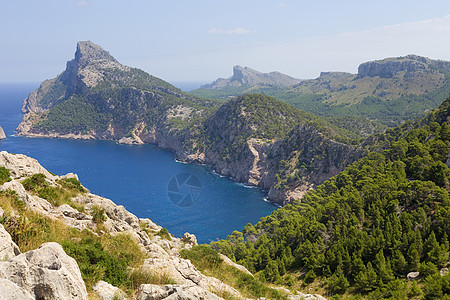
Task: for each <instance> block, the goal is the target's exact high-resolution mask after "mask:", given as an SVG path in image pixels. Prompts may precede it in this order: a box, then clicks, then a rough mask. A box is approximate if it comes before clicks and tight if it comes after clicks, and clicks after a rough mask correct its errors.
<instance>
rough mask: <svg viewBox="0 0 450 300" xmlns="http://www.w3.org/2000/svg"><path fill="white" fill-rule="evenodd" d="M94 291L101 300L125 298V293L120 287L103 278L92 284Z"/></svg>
mask: <svg viewBox="0 0 450 300" xmlns="http://www.w3.org/2000/svg"><path fill="white" fill-rule="evenodd" d="M94 291H95V293H96V294H97V296H99V297H100V299H102V300H113V299H126V295H125V293H124V292H123V291H122V290H121V289H119V288H118V287H115V286H113V285H112V284H109V283H107V282H106V281H103V280H100V281H99V282H97V283H96V284H95V285H94ZM114 297H116V298H114Z"/></svg>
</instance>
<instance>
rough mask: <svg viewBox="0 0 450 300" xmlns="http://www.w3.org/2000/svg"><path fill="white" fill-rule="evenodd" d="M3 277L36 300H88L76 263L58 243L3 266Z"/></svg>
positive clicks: (1, 268)
mask: <svg viewBox="0 0 450 300" xmlns="http://www.w3.org/2000/svg"><path fill="white" fill-rule="evenodd" d="M0 277H1V278H3V279H7V280H9V281H11V282H12V283H14V284H16V285H17V286H18V287H20V288H22V289H24V290H26V291H27V292H28V293H29V294H31V295H32V296H33V297H34V298H36V299H83V300H84V299H86V300H87V299H88V295H87V291H86V286H85V285H84V282H83V279H82V277H81V272H80V269H79V268H78V265H77V263H76V261H75V260H74V259H73V258H72V257H70V256H68V255H67V254H66V253H65V252H64V250H63V248H62V247H61V245H59V244H57V243H45V244H42V245H41V246H40V247H39V248H38V249H36V250H31V251H28V252H26V253H22V254H20V255H18V256H16V257H13V258H11V259H10V260H8V261H4V262H0Z"/></svg>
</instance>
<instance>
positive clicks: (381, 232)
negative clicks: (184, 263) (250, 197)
mask: <svg viewBox="0 0 450 300" xmlns="http://www.w3.org/2000/svg"><path fill="white" fill-rule="evenodd" d="M449 105H450V99H447V100H446V101H445V102H444V103H443V104H442V105H441V107H440V108H439V109H438V110H436V111H434V112H432V113H431V114H429V115H428V116H427V117H426V118H425V119H423V120H422V121H421V122H408V123H406V124H404V125H402V126H400V127H397V128H395V129H390V130H388V131H387V132H386V133H385V134H382V135H381V134H380V135H378V136H376V137H374V138H373V140H372V144H371V148H372V149H376V150H377V152H375V151H374V152H370V153H369V154H368V155H367V156H366V157H364V158H362V159H360V160H359V161H357V162H355V163H353V164H351V165H349V166H348V167H347V168H346V169H345V171H343V172H341V173H340V174H339V175H337V176H335V177H332V178H331V179H329V180H327V181H325V182H324V183H323V184H322V185H320V186H318V187H317V189H316V190H315V191H310V192H309V193H307V194H306V195H305V196H304V197H303V198H302V199H301V201H294V202H293V203H292V204H290V205H287V206H285V207H283V208H281V209H278V210H277V211H275V212H273V213H272V214H271V215H270V216H267V217H265V218H262V219H261V221H260V222H259V223H257V224H256V225H255V226H253V225H251V224H248V225H247V226H246V227H245V228H244V230H243V232H242V233H241V232H237V231H235V232H234V233H233V234H232V235H231V236H229V237H228V238H227V240H223V241H218V242H215V243H213V247H214V248H216V249H218V250H219V251H220V252H222V253H225V254H227V255H229V256H230V257H232V258H234V259H235V261H237V262H239V263H241V264H243V265H245V266H246V267H247V268H249V270H251V271H252V272H258V274H259V276H260V277H262V278H264V279H265V280H267V281H268V282H273V283H277V284H286V285H288V286H291V287H296V288H299V287H305V286H310V287H314V288H315V289H316V290H317V291H319V292H321V293H323V294H328V295H334V294H336V295H341V294H344V295H360V296H364V297H367V298H368V299H382V298H390V299H407V298H417V299H421V298H425V299H448V298H449V294H450V275H448V274H447V275H445V276H441V275H440V273H439V271H440V270H441V271H442V273H443V274H445V269H442V268H444V267H445V266H448V264H449V252H448V251H449V235H450V222H449V220H450V199H449V193H448V191H449V187H450V186H449V179H450V169H449V168H448V167H447V165H446V163H447V159H448V153H449V151H448V144H449V142H450V126H449V125H448V124H447V122H446V121H447V119H448V118H449V109H448V108H449ZM415 271H417V272H420V275H419V277H418V281H414V282H409V281H407V280H406V275H407V274H408V273H409V272H415ZM337 298H339V297H337ZM356 299H358V297H356Z"/></svg>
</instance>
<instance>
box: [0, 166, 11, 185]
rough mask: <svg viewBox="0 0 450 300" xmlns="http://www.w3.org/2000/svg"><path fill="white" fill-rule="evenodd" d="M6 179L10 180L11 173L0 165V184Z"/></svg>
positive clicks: (6, 180)
mask: <svg viewBox="0 0 450 300" xmlns="http://www.w3.org/2000/svg"><path fill="white" fill-rule="evenodd" d="M8 181H11V174H10V173H9V170H8V169H7V168H5V167H0V185H2V184H4V183H5V182H8Z"/></svg>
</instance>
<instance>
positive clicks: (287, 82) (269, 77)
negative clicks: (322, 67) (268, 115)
mask: <svg viewBox="0 0 450 300" xmlns="http://www.w3.org/2000/svg"><path fill="white" fill-rule="evenodd" d="M300 81H301V80H300V79H296V78H294V77H291V76H289V75H286V74H283V73H280V72H276V71H275V72H269V73H263V72H259V71H257V70H254V69H252V68H249V67H242V66H239V65H236V66H234V67H233V75H232V76H231V77H229V78H228V79H225V78H219V79H217V80H215V81H214V82H212V83H210V84H205V85H202V86H201V88H206V89H221V88H224V87H237V86H245V85H257V84H263V85H270V86H283V87H287V86H291V85H295V84H297V83H299V82H300Z"/></svg>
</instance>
